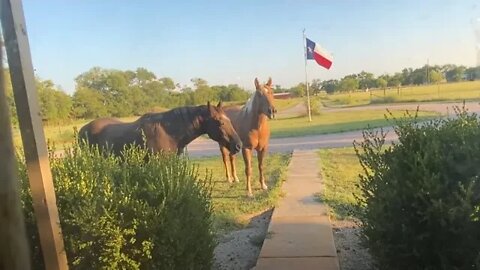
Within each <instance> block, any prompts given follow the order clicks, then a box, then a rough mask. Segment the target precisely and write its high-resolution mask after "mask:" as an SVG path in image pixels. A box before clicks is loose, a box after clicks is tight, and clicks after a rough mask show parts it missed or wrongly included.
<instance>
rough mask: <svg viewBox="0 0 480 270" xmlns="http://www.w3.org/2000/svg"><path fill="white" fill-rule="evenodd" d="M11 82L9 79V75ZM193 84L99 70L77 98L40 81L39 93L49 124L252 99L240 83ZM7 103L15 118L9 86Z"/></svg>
mask: <svg viewBox="0 0 480 270" xmlns="http://www.w3.org/2000/svg"><path fill="white" fill-rule="evenodd" d="M4 72H8V70H5V71H4ZM6 77H7V78H8V80H9V76H6ZM191 81H192V83H193V88H192V87H187V86H184V87H181V86H180V85H179V84H175V82H174V81H173V80H172V79H171V78H168V77H162V78H158V77H157V76H156V75H155V74H154V73H153V72H151V71H149V70H147V69H145V68H137V69H136V70H134V71H132V70H127V71H121V70H114V69H104V68H100V67H94V68H92V69H90V70H88V71H87V72H84V73H82V74H80V75H79V76H78V77H77V78H76V79H75V83H76V87H75V91H74V93H73V95H71V96H70V95H68V94H66V93H65V92H64V91H63V90H61V89H60V88H59V87H57V86H56V85H55V84H54V83H53V82H52V81H51V80H42V79H40V78H36V88H37V91H38V96H39V102H40V108H41V114H42V118H43V120H44V121H46V122H59V121H64V120H68V119H72V118H80V119H90V118H96V117H104V116H114V117H124V116H132V115H142V114H144V113H146V112H152V111H161V110H164V109H169V108H174V107H179V106H187V105H198V104H206V103H207V101H212V102H215V101H220V100H222V101H234V102H241V101H245V100H246V99H247V98H248V97H249V96H250V93H249V92H248V91H246V90H245V89H243V88H241V87H239V86H238V85H236V84H231V85H226V86H225V85H215V86H210V85H209V84H208V82H207V81H205V80H203V79H201V78H194V79H192V80H191ZM7 99H8V103H9V105H10V109H11V115H13V116H15V115H16V112H15V103H14V99H13V91H12V87H11V84H10V82H9V81H8V82H7ZM14 122H16V119H14Z"/></svg>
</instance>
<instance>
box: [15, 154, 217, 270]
mask: <svg viewBox="0 0 480 270" xmlns="http://www.w3.org/2000/svg"><path fill="white" fill-rule="evenodd" d="M65 153H66V156H65V158H63V159H51V167H52V174H53V179H54V184H55V191H56V196H57V205H58V208H59V215H60V222H61V225H62V230H63V236H64V241H65V249H66V252H67V257H68V260H69V264H70V267H71V269H210V268H211V265H212V258H213V249H214V247H215V241H214V234H213V231H212V204H211V198H210V197H211V181H210V179H211V177H210V176H208V177H206V179H205V180H202V179H200V178H199V174H198V172H197V168H196V167H194V166H192V165H191V164H190V162H189V161H188V160H186V159H184V158H180V157H177V156H176V155H167V154H162V155H155V156H149V158H148V160H146V159H145V156H146V152H145V151H144V150H141V149H136V148H133V149H129V150H127V151H126V153H125V156H124V159H123V160H121V159H118V158H115V157H112V156H104V155H102V154H101V153H99V151H98V150H87V149H84V148H83V147H79V146H78V145H74V146H73V147H72V148H71V149H67V150H66V152H65ZM20 173H21V176H22V179H23V192H22V193H23V194H22V196H23V202H24V210H25V216H26V222H27V230H28V232H29V235H30V240H31V246H32V253H33V257H34V263H33V265H35V266H38V267H39V268H42V264H43V263H42V257H41V251H40V245H39V241H38V232H37V229H36V225H35V218H34V216H33V211H32V202H31V197H30V192H29V188H28V183H27V177H26V175H25V168H21V169H20Z"/></svg>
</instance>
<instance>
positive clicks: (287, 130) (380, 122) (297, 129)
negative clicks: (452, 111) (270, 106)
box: [269, 110, 440, 138]
mask: <svg viewBox="0 0 480 270" xmlns="http://www.w3.org/2000/svg"><path fill="white" fill-rule="evenodd" d="M391 112H392V114H393V116H394V117H401V116H403V115H404V113H405V111H402V110H395V111H391ZM386 113H387V111H384V110H363V111H341V112H324V113H322V114H320V115H315V116H312V122H309V121H308V118H307V117H295V118H284V119H278V120H271V121H270V122H269V124H270V129H271V132H272V138H281V137H299V136H306V135H317V134H326V133H336V132H343V131H351V130H359V129H364V128H366V127H368V126H370V127H383V126H388V125H391V124H392V123H390V122H389V121H387V120H386V119H385V114H386ZM439 116H440V114H438V113H435V112H428V111H419V112H418V117H419V119H420V120H421V119H431V118H435V117H439Z"/></svg>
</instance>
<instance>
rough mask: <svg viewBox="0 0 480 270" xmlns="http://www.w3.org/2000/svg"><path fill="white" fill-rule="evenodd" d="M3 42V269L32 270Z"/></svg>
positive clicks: (0, 223) (0, 169) (0, 131)
mask: <svg viewBox="0 0 480 270" xmlns="http://www.w3.org/2000/svg"><path fill="white" fill-rule="evenodd" d="M2 47H3V44H2V43H1V42H0V67H1V68H0V153H1V154H0V213H1V215H0V243H3V244H2V245H0V269H11V270H22V269H26V270H28V269H30V258H29V253H28V244H27V238H26V235H25V222H24V220H23V214H22V211H21V204H20V198H19V195H18V194H19V193H18V180H17V166H16V159H15V152H14V148H13V139H12V127H11V123H10V115H9V109H8V104H7V95H6V88H5V78H4V76H5V72H3V67H2V64H1V63H3V55H2V53H3V49H1V48H2Z"/></svg>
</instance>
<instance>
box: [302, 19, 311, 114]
mask: <svg viewBox="0 0 480 270" xmlns="http://www.w3.org/2000/svg"><path fill="white" fill-rule="evenodd" d="M303 49H304V52H305V55H304V56H305V87H306V88H307V111H308V121H309V122H312V112H311V110H310V91H309V89H308V78H307V37H306V36H305V28H304V29H303Z"/></svg>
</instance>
